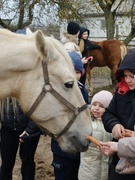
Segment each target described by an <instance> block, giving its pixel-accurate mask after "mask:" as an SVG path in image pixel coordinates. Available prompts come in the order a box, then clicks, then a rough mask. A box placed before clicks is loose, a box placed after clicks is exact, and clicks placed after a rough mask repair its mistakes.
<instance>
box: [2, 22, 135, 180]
mask: <svg viewBox="0 0 135 180" xmlns="http://www.w3.org/2000/svg"><path fill="white" fill-rule="evenodd" d="M19 33H20V32H19ZM23 33H24V32H23ZM89 33H90V32H89V30H88V29H87V28H85V27H80V26H79V25H78V24H77V23H76V22H73V21H72V22H70V23H69V24H68V26H67V32H65V33H64V34H63V38H62V40H61V42H62V43H63V46H64V48H65V49H66V50H67V52H68V54H69V56H70V58H71V61H72V62H73V65H74V69H75V72H76V78H77V80H78V86H79V88H80V91H81V92H82V95H83V97H84V100H85V102H86V103H87V104H88V108H89V110H90V114H91V118H92V126H93V134H92V136H93V137H95V138H96V139H98V140H99V141H100V146H99V147H97V146H96V145H94V144H93V143H90V145H89V147H88V150H87V151H86V152H81V153H79V152H78V153H75V154H71V153H67V152H63V151H62V150H61V149H60V147H59V145H58V142H57V141H56V140H55V139H53V138H52V139H51V150H52V153H53V161H52V166H53V168H54V176H55V180H84V179H85V180H114V179H115V180H127V179H128V180H133V179H135V174H126V175H122V174H119V173H118V172H116V165H117V163H118V162H119V159H120V158H121V157H126V158H128V157H130V158H131V157H132V158H134V157H135V137H134V135H135V133H134V126H135V49H132V50H131V51H129V52H128V54H127V55H126V56H125V58H124V59H123V61H122V62H121V64H120V66H119V68H118V70H117V73H116V79H117V81H118V84H117V87H116V91H115V93H114V95H112V93H111V92H109V91H106V90H102V91H100V92H98V93H96V94H95V95H94V96H93V97H92V99H91V102H90V100H89V97H88V92H87V90H86V88H85V81H86V67H87V63H88V50H89V49H99V50H102V47H100V46H97V45H94V44H92V43H91V42H90V41H89V40H88V37H89ZM90 58H91V59H92V58H93V57H90ZM0 114H1V117H0V118H1V143H0V151H1V160H2V163H1V168H0V180H12V171H13V167H14V164H15V159H16V154H17V150H18V148H19V155H20V159H21V161H22V166H21V173H22V179H23V180H34V177H35V162H34V155H35V151H36V148H37V145H38V142H39V138H40V135H41V134H42V132H41V130H40V129H39V128H38V127H37V126H36V125H35V124H34V123H33V122H32V121H31V120H30V119H28V117H26V116H25V115H24V114H23V112H22V110H21V108H20V106H19V103H18V102H17V101H16V100H15V99H14V98H6V99H4V100H2V101H1V103H0ZM127 132H128V133H129V134H130V136H131V137H124V136H125V135H124V134H126V133H127ZM127 152H128V153H127Z"/></svg>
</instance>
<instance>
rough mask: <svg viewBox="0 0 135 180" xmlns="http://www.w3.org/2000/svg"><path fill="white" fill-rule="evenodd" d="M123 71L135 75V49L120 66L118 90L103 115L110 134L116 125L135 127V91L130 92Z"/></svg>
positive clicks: (117, 74) (117, 73)
mask: <svg viewBox="0 0 135 180" xmlns="http://www.w3.org/2000/svg"><path fill="white" fill-rule="evenodd" d="M123 70H129V71H130V72H131V73H133V74H135V49H132V50H131V51H130V52H129V53H128V54H127V55H126V56H125V57H124V59H123V61H122V63H121V64H120V66H119V68H118V70H117V72H116V77H117V80H118V82H119V83H118V88H117V90H116V93H115V94H114V97H113V99H112V101H111V102H110V105H109V107H108V108H107V109H106V112H105V113H104V115H103V118H102V119H103V124H104V127H105V129H106V131H108V132H112V128H113V127H114V125H116V124H122V125H123V126H124V127H125V128H127V129H130V130H134V125H135V90H130V89H129V87H128V85H127V83H126V82H125V80H124V73H123Z"/></svg>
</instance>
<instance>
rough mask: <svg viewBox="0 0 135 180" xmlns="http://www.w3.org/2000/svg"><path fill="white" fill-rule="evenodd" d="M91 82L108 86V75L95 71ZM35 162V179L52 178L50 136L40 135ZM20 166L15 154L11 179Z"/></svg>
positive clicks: (16, 177) (51, 179) (14, 178)
mask: <svg viewBox="0 0 135 180" xmlns="http://www.w3.org/2000/svg"><path fill="white" fill-rule="evenodd" d="M103 71H104V70H103ZM97 72H100V73H102V70H100V71H99V69H97ZM105 72H106V70H105ZM92 83H93V87H94V88H97V87H102V86H109V85H110V79H109V78H108V76H103V75H102V74H96V71H95V72H94V75H93V76H92ZM35 162H36V178H35V180H54V175H53V168H52V166H51V163H52V152H51V150H50V137H48V136H41V138H40V141H39V144H38V147H37V151H36V155H35ZM20 167H21V164H20V159H19V157H18V155H17V160H16V164H15V167H14V172H13V180H20V179H21V174H20Z"/></svg>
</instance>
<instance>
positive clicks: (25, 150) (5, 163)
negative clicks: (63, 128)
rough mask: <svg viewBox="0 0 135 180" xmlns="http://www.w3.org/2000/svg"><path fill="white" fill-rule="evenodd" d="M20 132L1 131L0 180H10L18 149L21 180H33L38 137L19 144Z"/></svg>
mask: <svg viewBox="0 0 135 180" xmlns="http://www.w3.org/2000/svg"><path fill="white" fill-rule="evenodd" d="M20 134H21V132H16V131H10V130H8V129H6V128H4V127H3V128H2V130H1V159H2V165H1V172H0V180H12V172H13V168H14V165H15V160H16V154H17V150H18V148H19V145H20V148H19V155H20V158H21V161H22V167H21V173H22V180H34V177H35V162H34V154H35V151H36V148H37V145H38V141H39V137H40V135H39V136H36V137H34V138H32V139H27V140H24V142H23V143H19V135H20Z"/></svg>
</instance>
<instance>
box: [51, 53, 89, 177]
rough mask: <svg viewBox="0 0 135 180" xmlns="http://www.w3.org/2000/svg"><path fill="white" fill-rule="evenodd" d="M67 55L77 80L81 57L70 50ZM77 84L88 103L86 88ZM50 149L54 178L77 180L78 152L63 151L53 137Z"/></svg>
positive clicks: (80, 67) (80, 70) (79, 73)
mask: <svg viewBox="0 0 135 180" xmlns="http://www.w3.org/2000/svg"><path fill="white" fill-rule="evenodd" d="M69 55H70V57H71V59H72V61H73V64H74V68H75V71H76V76H77V79H78V80H79V79H80V77H81V75H82V72H83V64H82V61H81V58H80V56H79V54H78V53H77V52H70V53H69ZM78 86H79V88H80V90H81V92H82V95H83V97H84V100H85V102H86V103H87V104H89V100H88V92H87V90H86V89H85V87H84V86H83V84H81V83H80V82H79V81H78ZM51 150H52V153H53V161H52V166H53V167H54V175H55V180H78V170H79V165H80V153H79V152H78V153H75V154H71V153H66V152H63V151H62V150H61V148H60V146H59V145H58V142H57V141H56V140H55V139H53V138H52V140H51Z"/></svg>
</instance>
